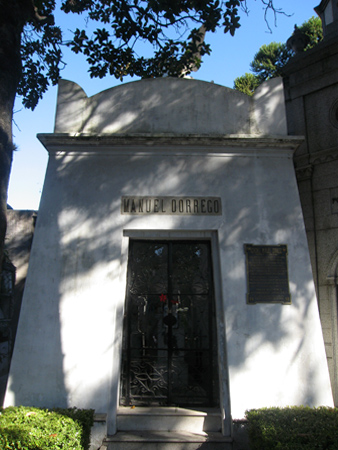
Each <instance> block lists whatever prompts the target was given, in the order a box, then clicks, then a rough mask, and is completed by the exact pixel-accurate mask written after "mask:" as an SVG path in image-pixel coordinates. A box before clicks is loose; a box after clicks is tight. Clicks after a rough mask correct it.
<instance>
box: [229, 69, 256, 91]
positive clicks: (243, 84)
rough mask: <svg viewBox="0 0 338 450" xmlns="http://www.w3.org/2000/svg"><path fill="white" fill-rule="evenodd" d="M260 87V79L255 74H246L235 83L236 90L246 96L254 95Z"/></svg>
mask: <svg viewBox="0 0 338 450" xmlns="http://www.w3.org/2000/svg"><path fill="white" fill-rule="evenodd" d="M259 85H260V81H259V78H258V77H257V76H256V75H254V74H253V73H245V74H244V75H242V76H241V77H238V78H236V79H235V81H234V88H235V89H236V90H237V91H240V92H243V94H246V95H252V94H253V93H254V92H255V90H256V89H257V88H258V86H259Z"/></svg>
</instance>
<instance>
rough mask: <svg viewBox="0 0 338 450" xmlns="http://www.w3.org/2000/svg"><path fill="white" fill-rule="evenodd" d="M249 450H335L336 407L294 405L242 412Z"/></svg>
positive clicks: (337, 443) (337, 434) (337, 431)
mask: <svg viewBox="0 0 338 450" xmlns="http://www.w3.org/2000/svg"><path fill="white" fill-rule="evenodd" d="M246 418H247V420H248V423H249V439H250V448H251V450H319V449H320V450H324V449H325V450H337V449H338V409H335V408H326V407H319V408H310V407H304V406H294V407H287V408H262V409H252V410H250V411H246Z"/></svg>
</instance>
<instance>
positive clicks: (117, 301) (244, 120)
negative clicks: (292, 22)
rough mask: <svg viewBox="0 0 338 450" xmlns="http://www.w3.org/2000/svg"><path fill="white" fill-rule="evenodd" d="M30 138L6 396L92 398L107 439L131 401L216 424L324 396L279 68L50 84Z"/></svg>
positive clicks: (327, 396) (225, 426) (66, 401)
mask: <svg viewBox="0 0 338 450" xmlns="http://www.w3.org/2000/svg"><path fill="white" fill-rule="evenodd" d="M39 139H40V140H41V142H42V143H43V144H44V146H45V147H46V149H47V151H48V152H49V164H48V169H47V174H46V180H45V185H44V190H43V195H42V200H41V205H40V210H39V216H38V220H37V225H36V232H35V237H34V242H33V247H32V253H31V259H30V267H29V273H28V278H27V283H26V288H25V293H24V299H23V304H22V310H21V316H20V322H19V328H18V334H17V338H16V344H15V349H14V354H13V359H12V365H11V372H10V378H9V383H8V387H7V394H6V401H5V402H6V406H8V405H14V404H27V405H34V406H45V407H54V406H59V407H65V406H76V407H79V408H93V409H95V411H96V412H97V413H101V414H104V415H106V416H107V433H108V435H113V434H115V433H116V432H117V431H119V430H120V429H122V428H123V425H121V424H122V423H123V421H122V420H120V416H121V415H123V412H124V411H125V409H126V408H129V409H130V406H135V410H138V411H140V410H142V408H148V410H149V409H151V408H154V409H155V408H156V411H158V408H170V407H176V408H177V407H180V408H182V409H186V410H189V411H195V410H196V411H200V410H203V411H206V413H207V412H208V410H210V408H212V410H213V411H215V410H216V411H218V412H219V417H220V421H221V422H220V423H221V425H222V426H221V429H222V433H223V435H224V436H230V435H231V419H241V418H243V417H244V413H245V410H246V409H251V408H260V407H264V406H287V405H310V406H319V405H332V394H331V388H330V381H329V375H328V369H327V362H326V356H325V351H324V345H323V338H322V330H321V325H320V320H319V314H318V307H317V301H316V296H315V289H314V284H313V277H312V272H311V266H310V259H309V251H308V246H307V239H306V234H305V229H304V223H303V217H302V210H301V205H300V201H299V197H298V190H297V183H296V178H295V174H294V167H293V161H292V156H293V153H294V151H295V150H296V149H297V147H298V146H299V145H300V143H301V142H302V138H301V137H291V136H288V135H287V131H286V120H285V112H284V100H283V88H282V82H281V80H279V79H274V80H271V81H270V82H268V83H264V84H263V85H262V86H261V87H260V88H259V89H258V90H257V92H256V93H255V95H254V97H253V98H249V97H247V96H245V95H244V94H241V93H239V92H236V91H233V90H231V89H228V88H225V87H222V86H218V85H215V84H212V83H205V82H201V81H196V80H188V79H172V78H163V79H156V80H142V81H138V82H134V83H129V84H125V85H121V86H118V87H115V88H112V89H109V90H107V91H104V92H101V93H99V94H97V95H95V96H93V97H90V98H87V96H86V94H85V93H84V91H83V90H82V89H81V88H80V87H79V86H78V85H76V84H75V83H72V82H69V81H64V80H61V82H60V85H59V94H58V104H57V112H56V120H55V131H54V133H52V134H41V135H39ZM250 252H251V253H250ZM255 258H256V259H255ZM140 426H141V425H140Z"/></svg>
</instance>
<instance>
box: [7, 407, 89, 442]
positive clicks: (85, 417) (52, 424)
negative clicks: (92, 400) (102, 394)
mask: <svg viewBox="0 0 338 450" xmlns="http://www.w3.org/2000/svg"><path fill="white" fill-rule="evenodd" d="M93 418H94V411H93V410H80V409H76V408H72V409H55V410H47V409H39V408H33V407H27V406H19V407H14V406H11V407H8V408H5V409H2V408H1V409H0V450H5V449H6V450H47V449H51V450H58V449H67V450H87V449H88V447H89V443H90V430H91V427H92V425H93Z"/></svg>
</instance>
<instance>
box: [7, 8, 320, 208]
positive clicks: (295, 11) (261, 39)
mask: <svg viewBox="0 0 338 450" xmlns="http://www.w3.org/2000/svg"><path fill="white" fill-rule="evenodd" d="M247 3H248V6H249V9H250V13H249V15H248V16H246V15H245V14H244V13H243V14H241V15H242V20H241V23H242V26H241V28H239V29H238V30H237V32H236V34H235V36H234V37H232V36H230V35H229V34H226V35H225V34H224V33H223V32H222V31H221V30H219V31H218V32H217V33H215V34H210V35H207V38H206V41H207V42H208V43H210V44H211V48H212V53H211V55H210V56H207V57H205V58H204V60H203V64H202V67H201V69H200V70H199V71H198V72H195V73H194V74H192V75H193V78H195V79H198V80H204V81H209V82H210V81H213V82H214V83H217V84H220V85H223V86H227V87H231V88H232V87H233V81H234V79H235V78H236V77H238V76H241V75H243V74H244V73H245V72H249V71H250V62H251V61H252V59H253V57H254V55H255V53H256V52H257V51H258V49H259V48H260V47H261V46H262V45H263V44H268V43H270V42H272V41H275V42H285V41H286V40H287V39H288V38H289V37H290V36H291V34H292V32H293V29H294V25H295V24H297V25H301V24H302V23H303V22H305V21H306V20H308V19H309V18H310V17H312V16H315V15H316V14H315V12H314V10H313V8H314V7H315V6H317V5H318V4H319V3H320V0H315V1H313V0H275V1H274V3H275V5H276V7H278V8H281V9H283V11H285V12H286V13H287V14H288V15H290V17H287V16H285V15H278V18H277V24H276V26H275V23H274V17H273V16H272V15H270V16H269V17H268V19H269V24H270V27H271V29H272V33H270V32H269V30H268V28H267V25H266V24H265V22H264V11H263V4H262V2H261V0H247ZM56 20H57V21H58V22H59V24H60V25H61V26H62V27H63V28H65V29H68V30H71V29H72V27H73V26H74V17H66V18H65V17H62V16H61V15H60V16H56ZM76 26H77V25H76ZM64 60H65V62H66V63H67V66H66V68H65V69H64V70H63V71H62V78H65V79H68V80H71V81H74V82H76V83H78V84H79V85H80V86H81V87H82V88H83V89H84V90H85V92H86V93H87V95H88V96H91V95H94V94H96V93H98V92H100V91H102V90H105V89H108V88H110V87H113V86H116V85H118V84H121V82H120V81H118V80H116V79H115V78H112V77H106V78H104V79H102V80H99V79H91V78H90V77H89V75H88V73H87V70H88V68H87V65H86V61H85V60H84V59H82V58H81V57H78V56H77V55H75V54H72V53H71V52H68V53H66V54H65V58H64ZM136 80H137V78H133V79H130V78H129V79H127V78H126V79H125V80H124V82H130V81H136ZM56 95H57V87H50V89H49V90H48V92H47V93H46V94H45V96H44V98H43V99H42V100H41V101H40V103H39V104H38V106H37V107H36V109H35V110H34V111H33V112H32V111H29V110H25V108H24V107H23V106H22V104H21V101H20V98H18V99H17V101H16V104H15V114H14V124H13V134H14V142H15V144H16V145H17V147H18V150H17V151H16V152H15V154H14V161H13V166H12V173H11V180H10V186H9V195H8V203H9V205H11V206H12V207H13V208H15V209H38V207H39V202H40V196H41V192H42V188H43V181H44V176H45V171H46V165H47V161H48V154H47V152H46V150H45V149H44V147H43V146H42V144H40V142H39V141H38V139H37V138H36V135H37V134H38V133H52V132H53V128H54V116H55V107H56Z"/></svg>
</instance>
